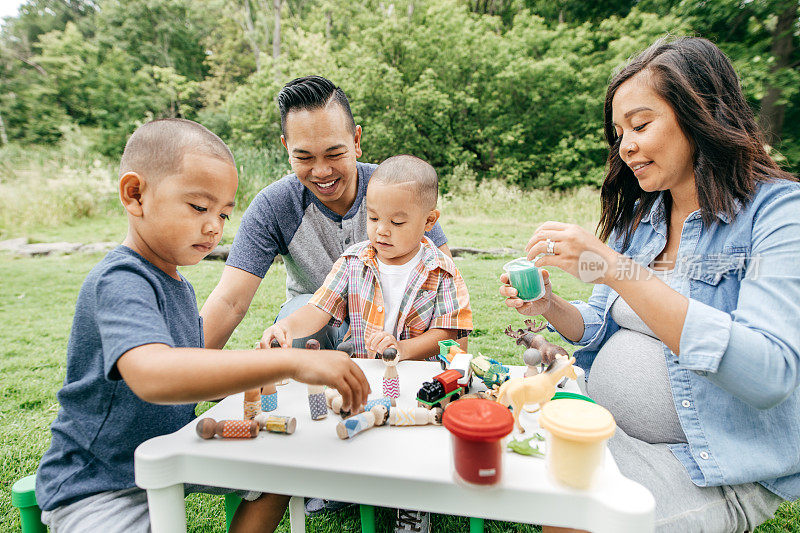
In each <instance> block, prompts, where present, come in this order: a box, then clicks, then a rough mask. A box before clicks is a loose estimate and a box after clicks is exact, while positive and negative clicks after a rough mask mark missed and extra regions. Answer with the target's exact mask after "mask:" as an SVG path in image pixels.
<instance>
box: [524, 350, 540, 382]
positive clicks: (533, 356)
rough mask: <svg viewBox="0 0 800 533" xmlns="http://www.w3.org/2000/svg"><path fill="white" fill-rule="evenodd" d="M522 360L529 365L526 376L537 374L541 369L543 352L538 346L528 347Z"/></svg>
mask: <svg viewBox="0 0 800 533" xmlns="http://www.w3.org/2000/svg"><path fill="white" fill-rule="evenodd" d="M522 362H523V363H525V366H527V367H528V369H527V370H526V371H525V377H526V378H527V377H530V376H535V375H537V374H538V373H539V371H540V370H541V364H542V352H541V351H539V349H538V348H528V349H527V350H525V352H524V353H523V354H522Z"/></svg>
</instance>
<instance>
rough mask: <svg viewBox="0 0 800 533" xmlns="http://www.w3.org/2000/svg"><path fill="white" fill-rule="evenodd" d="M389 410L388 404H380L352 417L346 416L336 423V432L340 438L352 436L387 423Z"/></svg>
mask: <svg viewBox="0 0 800 533" xmlns="http://www.w3.org/2000/svg"><path fill="white" fill-rule="evenodd" d="M388 416H389V412H388V411H387V410H386V406H385V405H383V404H378V405H376V406H375V407H373V408H372V409H370V410H369V411H364V412H363V413H359V414H357V415H353V416H351V417H350V418H345V419H344V420H342V421H341V422H339V423H338V424H337V425H336V434H337V435H338V436H339V438H340V439H349V438H352V437H354V436H356V435H358V434H359V433H361V432H362V431H365V430H367V429H369V428H372V427H375V426H382V425H384V424H385V423H386V419H387V417H388Z"/></svg>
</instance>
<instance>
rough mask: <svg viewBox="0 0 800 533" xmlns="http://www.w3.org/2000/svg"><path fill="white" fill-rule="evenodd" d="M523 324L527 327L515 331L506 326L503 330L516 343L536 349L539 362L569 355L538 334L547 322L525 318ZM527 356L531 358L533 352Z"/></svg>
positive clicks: (547, 362)
mask: <svg viewBox="0 0 800 533" xmlns="http://www.w3.org/2000/svg"><path fill="white" fill-rule="evenodd" d="M525 326H527V329H518V330H517V331H514V330H512V329H511V326H508V327H507V328H506V330H505V334H506V335H508V336H509V337H511V338H512V339H516V340H517V344H519V345H521V346H525V348H526V349H530V348H533V349H535V350H538V351H539V357H540V358H541V363H540V364H545V365H551V364H552V363H553V361H555V360H556V357H557V356H559V355H560V356H564V357H569V354H568V353H567V351H566V350H565V349H564V348H562V347H561V346H559V345H558V344H553V343H552V342H550V341H548V340H547V339H545V338H544V336H542V335H539V332H540V331H542V330H544V329H545V328H546V327H547V322H545V321H542V322H541V323H538V324H537V323H536V321H533V320H526V321H525ZM526 351H527V350H526ZM523 357H524V355H523ZM529 357H530V358H531V359H532V360H533V358H535V354H533V353H531V354H530V356H529ZM526 364H527V363H526ZM525 375H526V376H527V375H528V373H527V372H526V373H525Z"/></svg>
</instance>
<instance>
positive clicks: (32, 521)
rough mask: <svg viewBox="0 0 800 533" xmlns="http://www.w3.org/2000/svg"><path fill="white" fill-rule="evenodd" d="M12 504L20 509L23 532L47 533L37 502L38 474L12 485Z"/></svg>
mask: <svg viewBox="0 0 800 533" xmlns="http://www.w3.org/2000/svg"><path fill="white" fill-rule="evenodd" d="M11 505H13V506H14V507H17V508H18V509H19V518H20V523H21V524H22V533H47V527H45V525H44V524H42V510H41V509H39V504H38V503H36V475H35V474H34V475H30V476H27V477H24V478H22V479H20V480H17V482H16V483H14V485H13V486H12V487H11Z"/></svg>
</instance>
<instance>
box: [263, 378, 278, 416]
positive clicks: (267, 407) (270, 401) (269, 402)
mask: <svg viewBox="0 0 800 533" xmlns="http://www.w3.org/2000/svg"><path fill="white" fill-rule="evenodd" d="M277 408H278V389H277V388H276V387H275V384H270V385H264V386H263V387H261V410H262V411H265V412H269V411H274V410H275V409H277Z"/></svg>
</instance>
